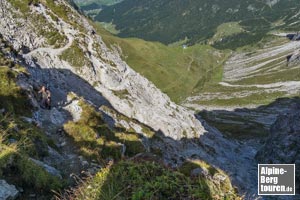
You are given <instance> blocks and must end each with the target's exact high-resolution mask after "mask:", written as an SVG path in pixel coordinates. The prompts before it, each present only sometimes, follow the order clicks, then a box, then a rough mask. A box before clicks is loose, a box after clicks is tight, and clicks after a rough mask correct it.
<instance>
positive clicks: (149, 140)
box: [0, 0, 292, 199]
mask: <svg viewBox="0 0 300 200" xmlns="http://www.w3.org/2000/svg"><path fill="white" fill-rule="evenodd" d="M0 3H1V8H2V9H0V15H1V16H2V19H1V21H0V33H1V38H2V39H1V40H2V41H3V45H2V46H3V48H1V51H2V52H3V56H5V57H6V59H10V60H11V62H12V63H14V64H15V65H21V66H24V67H25V69H26V70H25V71H26V72H20V71H19V72H20V74H19V75H18V78H17V79H16V80H17V82H18V85H19V86H20V88H22V89H23V91H26V92H25V94H26V95H27V96H28V97H29V99H30V105H31V106H32V107H33V108H32V109H31V110H30V112H33V115H32V116H27V117H26V118H25V119H26V120H27V123H29V124H31V125H32V124H35V125H37V126H38V127H39V128H40V131H41V134H42V135H44V136H45V137H46V138H48V139H51V140H50V141H52V147H53V148H48V147H50V144H51V142H49V141H48V142H45V143H43V144H44V146H43V147H44V148H43V150H45V149H46V150H45V155H39V156H35V157H34V156H32V155H30V154H28V155H27V154H26V156H28V157H31V158H32V159H30V163H32V162H34V163H35V164H34V166H36V165H39V166H40V167H42V169H48V171H49V169H50V171H52V172H53V171H55V169H56V168H57V169H56V170H58V171H60V172H61V177H62V178H63V179H68V178H67V177H68V176H69V175H70V174H75V175H79V174H80V171H81V170H86V171H88V172H90V174H92V175H94V174H97V175H96V176H95V177H94V179H93V178H91V179H89V181H91V182H89V181H88V182H87V185H85V184H83V186H82V187H79V190H77V192H78V191H79V192H78V193H76V192H75V193H76V194H77V197H78V199H80V194H81V195H82V194H83V196H84V195H86V196H88V194H90V193H88V191H90V189H92V190H93V191H94V190H97V188H102V186H103V185H105V183H104V182H106V181H105V178H104V179H103V177H106V176H108V177H109V178H110V179H109V180H111V183H115V182H118V179H117V181H116V177H119V176H120V174H122V173H120V171H121V172H122V169H123V167H124V166H125V169H137V168H138V170H140V167H141V168H142V169H144V168H143V167H146V169H149V171H151V172H152V171H155V173H154V175H153V174H150V177H153V176H156V175H157V178H158V179H157V180H156V179H155V180H156V182H155V183H159V182H162V181H161V180H160V179H159V178H160V177H168V179H169V178H170V177H171V178H170V180H173V178H172V177H176V178H175V180H180V179H181V178H180V177H182V176H181V175H178V174H177V172H176V173H175V174H177V175H178V176H177V175H172V174H171V175H170V173H169V172H170V171H165V170H166V169H168V168H167V167H166V166H168V167H169V168H172V169H173V170H175V169H176V168H180V169H181V171H182V173H185V174H188V175H190V174H192V175H193V176H197V177H200V179H199V180H200V183H199V182H196V183H195V182H190V181H192V180H189V179H187V180H186V182H188V183H190V185H188V186H185V187H183V188H182V190H183V191H184V192H183V193H182V194H184V195H191V196H188V197H189V198H192V197H193V195H198V196H197V197H198V198H200V197H201V198H204V195H208V197H207V198H208V199H213V198H217V197H224V198H225V197H228V198H237V199H238V198H239V197H238V196H237V195H236V192H235V191H234V188H233V186H232V185H231V182H232V184H233V185H234V186H235V187H237V189H238V191H239V193H240V194H241V195H244V198H245V199H255V198H257V196H256V188H257V185H256V183H257V180H256V174H257V171H256V168H257V161H256V160H255V155H256V153H257V151H258V149H259V146H260V143H259V141H258V140H247V141H237V140H234V139H228V138H227V137H225V136H224V135H223V134H222V133H221V132H220V131H219V130H217V129H216V128H213V127H212V126H210V125H208V124H207V123H206V121H204V120H203V119H202V117H201V116H198V115H196V116H195V115H194V112H193V111H191V110H189V109H188V108H185V107H183V106H179V105H176V104H175V103H173V102H172V101H171V100H170V99H169V97H168V96H167V95H165V94H163V93H162V92H161V91H160V90H159V89H158V88H157V87H155V86H154V85H153V84H152V83H151V82H150V81H148V80H147V79H146V78H144V77H143V76H141V75H140V74H139V73H137V72H135V71H134V70H132V69H131V67H130V66H128V64H127V63H126V62H124V61H123V60H122V58H121V55H120V54H121V53H122V49H120V48H119V46H117V45H111V46H107V44H106V43H105V42H104V41H103V39H102V37H101V33H100V35H98V33H97V29H96V27H95V26H94V24H93V23H92V22H90V21H88V20H87V19H86V18H85V17H83V16H81V15H80V14H79V13H78V12H77V11H76V10H75V9H74V8H73V7H72V6H70V4H68V3H67V2H66V1H63V0H59V1H51V0H46V1H41V2H38V1H34V2H31V1H19V0H7V1H4V0H2V1H0ZM7 46H8V47H10V48H9V49H6V48H5V47H7ZM279 49H280V48H279ZM283 49H285V50H286V48H283ZM291 49H292V47H291ZM291 49H290V48H288V49H287V50H286V51H285V50H284V51H283V52H284V53H285V54H288V53H290V52H291ZM280 52H281V53H283V52H282V51H280ZM255 59H262V60H264V59H265V58H262V57H258V56H257V57H255ZM255 59H254V60H255ZM270 62H271V61H270ZM243 63H245V66H248V65H247V64H248V63H247V59H246V61H244V62H243ZM6 68H9V67H7V66H6ZM10 70H12V71H16V70H17V69H16V68H15V67H13V66H12V67H11V69H10ZM226 70H228V71H230V67H229V66H228V67H227V68H226ZM239 71H240V73H239V74H241V77H244V76H245V73H243V72H244V70H239ZM249 71H250V72H253V71H251V70H249ZM254 71H255V70H254ZM233 74H234V75H237V74H238V73H233ZM246 75H247V74H246ZM227 77H229V78H230V76H227ZM7 82H9V81H7ZM6 84H7V83H6ZM227 84H235V83H231V82H230V83H227ZM41 85H47V86H48V87H49V88H50V89H51V92H52V100H53V102H52V104H53V108H52V109H51V110H50V111H49V110H44V109H41V108H40V107H39V103H38V98H37V97H36V96H37V94H36V92H37V90H38V89H39V88H40V87H41ZM226 87H227V85H226ZM228 87H229V86H228ZM1 91H2V89H1ZM3 96H5V93H4V94H3ZM0 105H1V104H0ZM1 106H3V107H6V105H1ZM287 109H290V110H291V109H292V108H290V107H288V108H287ZM229 114H230V113H229ZM24 115H25V114H24ZM18 116H20V117H21V118H23V117H24V116H22V113H19V114H18ZM275 118H276V116H275V117H274V115H272V120H274V121H275ZM268 123H272V121H268ZM28 138H30V136H29V137H28ZM4 144H5V142H4ZM37 144H39V143H38V142H33V146H37ZM145 152H148V153H149V154H150V156H149V155H148V154H146V155H145ZM22 155H23V154H22ZM147 155H148V156H147ZM154 155H156V156H158V157H159V159H156V158H155V159H154V158H153V157H155V156H154ZM124 157H125V158H130V160H131V161H136V162H137V163H139V162H140V163H141V161H144V160H147V159H148V160H150V161H153V160H154V161H155V162H156V163H163V164H162V165H166V166H165V168H160V167H159V168H157V167H155V166H153V165H148V164H147V165H146V166H143V165H142V166H141V165H135V163H134V162H133V163H132V162H131V161H130V162H129V163H128V162H127V161H128V160H126V161H125V163H122V162H121V164H120V165H118V163H117V165H114V166H115V167H111V163H110V164H109V165H107V167H105V165H106V164H107V161H109V160H112V159H113V160H116V161H118V160H120V159H121V158H124ZM149 157H150V158H149ZM1 158H2V157H0V164H1V161H2V159H1ZM57 158H59V159H57ZM5 161H7V160H5ZM4 163H5V164H4V165H3V166H2V165H1V166H0V168H2V167H3V168H6V164H7V162H4ZM191 163H192V165H191ZM195 163H196V164H195ZM199 163H200V164H199ZM9 166H10V165H9ZM49 166H50V167H49ZM53 166H54V167H53ZM195 166H196V167H195ZM99 168H101V171H100V172H98V173H97V171H98V170H99ZM111 169H112V173H111V175H108V174H110V173H109V171H110V170H111ZM120 169H121V170H120ZM150 169H151V170H150ZM162 171H163V173H159V172H162ZM171 171H172V170H171ZM43 172H44V171H43ZM55 172H57V171H55ZM113 172H115V173H116V174H113ZM131 172H132V173H133V174H131V175H132V176H135V175H136V174H135V173H134V172H135V171H131ZM41 174H42V172H41ZM137 174H138V176H142V175H143V174H145V173H143V171H142V173H140V172H139V173H137ZM3 177H4V178H7V177H5V176H1V178H3ZM39 177H40V176H39ZM122 177H126V175H125V174H122ZM124 179H125V178H124ZM124 179H123V181H124V182H122V183H124V184H125V183H126V184H128V182H126V181H127V180H124ZM93 180H94V181H95V182H93ZM138 180H139V179H137V180H136V181H137V185H142V184H141V183H140V182H138ZM193 180H194V179H193ZM10 181H11V182H12V183H14V184H17V181H15V180H9V182H10ZM203 181H204V182H205V183H207V184H208V185H209V186H208V188H205V190H201V192H203V191H206V192H203V194H201V193H200V194H199V193H195V190H189V189H187V188H190V187H191V186H192V185H197V187H198V186H199V184H200V185H203ZM50 182H51V180H50ZM25 183H26V179H25ZM47 183H48V182H47ZM89 183H91V185H92V186H95V187H92V186H91V187H92V188H91V187H89ZM92 183H93V184H92ZM179 183H180V184H181V182H179ZM149 184H150V185H155V184H154V183H149ZM149 184H145V185H146V186H147V187H148V186H149ZM170 184H171V183H170ZM3 185H4V186H7V185H6V184H5V183H4V184H3ZM46 185H47V184H46ZM220 185H221V186H225V188H227V189H223V187H220ZM85 186H86V187H85ZM109 186H110V185H109V184H108V186H107V187H109ZM159 186H160V185H159ZM199 187H200V186H199ZM201 187H202V186H201ZM118 188H119V189H118V190H117V191H116V192H115V193H113V194H111V195H112V196H113V197H114V196H115V195H117V194H123V193H122V192H123V191H126V192H127V189H128V191H129V192H128V194H127V193H126V194H125V192H124V195H133V194H134V195H137V196H138V195H139V193H133V192H132V191H139V190H133V188H134V187H133V186H132V188H127V189H124V188H122V186H120V185H118ZM150 188H151V187H150ZM162 188H166V189H165V191H169V192H170V191H173V189H174V188H171V189H170V188H168V187H167V186H165V185H164V186H163V187H162ZM220 188H221V189H220ZM25 189H27V188H25ZM47 189H49V188H47ZM131 189H132V190H131ZM135 189H136V188H135ZM138 189H140V188H138ZM148 189H149V187H148V188H147V191H148ZM198 189H199V188H196V190H198ZM81 191H83V193H81ZM154 191H155V190H154ZM208 191H209V192H208ZM98 192H99V191H98ZM131 192H132V193H131ZM174 193H175V192H174ZM207 193H211V194H207ZM92 194H95V195H97V194H98V193H97V192H95V193H92ZM162 194H163V192H162ZM175 194H176V195H179V194H178V193H175ZM212 194H213V196H212ZM28 195H29V196H30V194H28ZM71 195H73V194H71ZM102 195H103V194H102ZM201 195H202V196H201ZM215 195H216V196H215ZM63 196H64V195H62V198H63ZM75 196H76V195H75ZM92 196H93V195H92ZM108 196H109V195H108ZM27 197H28V196H27ZM109 197H111V196H109ZM125 197H127V198H128V196H125ZM125 197H124V198H125ZM130 197H132V196H130ZM176 197H178V196H175V197H174V198H176ZM184 197H186V198H187V196H183V197H182V198H184ZM66 198H67V197H66ZM82 198H84V197H82V196H81V199H82ZM95 198H99V196H97V197H95V196H93V197H91V199H95ZM141 198H142V197H141ZM145 198H146V197H145ZM157 198H159V197H157ZM178 198H179V197H178ZM195 198H196V197H195ZM108 199H111V198H108Z"/></svg>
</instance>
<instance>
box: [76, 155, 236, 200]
mask: <svg viewBox="0 0 300 200" xmlns="http://www.w3.org/2000/svg"><path fill="white" fill-rule="evenodd" d="M190 165H193V166H190V167H189V169H186V171H188V170H192V169H195V168H197V167H198V168H199V166H200V165H198V164H197V163H196V164H190ZM207 166H209V165H207ZM209 167H211V166H209ZM205 170H206V169H205ZM188 173H190V171H188ZM206 176H207V177H206V178H205V177H204V176H203V174H198V175H195V176H194V177H190V175H189V174H188V175H184V174H183V173H181V172H180V171H177V170H172V169H168V168H166V167H164V166H161V165H160V164H159V163H155V162H150V161H144V160H135V161H121V162H118V163H115V164H112V163H110V164H109V165H108V166H107V167H105V168H103V169H102V170H101V171H100V172H98V173H97V174H96V176H95V177H93V178H91V179H90V180H88V181H87V182H86V183H84V184H83V185H82V186H81V187H79V188H78V189H77V190H76V191H75V197H73V198H74V199H77V200H96V199H103V200H111V199H207V200H210V199H241V198H240V197H239V196H238V195H237V194H236V192H235V190H234V188H233V187H232V185H231V183H230V181H229V182H228V177H227V176H226V175H224V178H225V179H224V180H223V181H220V180H217V178H216V177H218V176H223V173H222V172H221V171H219V170H218V169H215V168H214V169H213V168H212V167H211V170H210V171H207V175H206ZM209 177H210V178H209Z"/></svg>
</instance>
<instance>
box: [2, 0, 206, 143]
mask: <svg viewBox="0 0 300 200" xmlns="http://www.w3.org/2000/svg"><path fill="white" fill-rule="evenodd" d="M56 3H57V4H61V5H63V6H66V7H68V8H69V9H70V10H71V11H72V13H69V14H68V15H69V16H70V15H71V16H73V17H74V18H75V17H76V21H78V24H79V25H80V26H81V27H84V29H83V30H82V29H78V28H75V27H74V26H73V25H71V24H69V22H68V21H64V20H65V19H61V18H58V20H57V21H54V20H53V19H52V18H51V15H55V13H53V12H52V11H51V10H50V9H48V8H46V7H45V6H44V5H42V4H40V5H39V6H31V7H30V9H31V12H32V14H31V15H32V16H36V17H37V18H38V17H41V18H44V19H45V20H46V21H45V26H46V25H47V27H51V28H52V29H54V30H55V31H57V32H59V33H60V34H61V35H63V36H65V37H66V38H67V41H66V44H63V46H60V47H59V48H55V47H53V46H51V45H47V42H46V41H47V38H46V37H43V35H40V34H38V30H36V29H34V28H33V26H32V21H30V18H28V19H26V18H21V17H20V18H16V17H14V15H20V13H19V11H17V10H15V9H14V8H13V7H12V5H10V4H9V3H8V2H7V1H4V3H3V6H4V7H5V9H4V10H3V9H2V10H3V12H4V13H1V14H2V15H3V16H4V17H3V18H2V19H1V22H0V33H1V34H2V36H3V38H4V39H5V40H6V41H8V42H10V44H11V45H12V46H13V47H14V48H15V49H16V50H17V51H19V52H22V50H23V49H26V50H27V51H23V54H21V56H22V57H23V59H24V60H25V61H26V63H27V64H28V65H29V66H30V67H29V71H30V72H31V74H33V76H34V74H37V73H38V68H41V69H42V70H40V73H39V75H37V76H36V77H34V78H35V81H40V82H48V83H49V84H50V85H51V84H52V83H57V82H61V83H62V84H63V83H64V81H67V80H66V79H67V78H68V77H65V79H59V80H58V79H57V80H55V79H56V78H55V77H56V76H57V73H58V70H65V71H70V72H72V73H73V74H75V75H77V76H79V77H81V78H82V79H83V80H85V81H87V82H88V83H89V84H90V85H92V86H93V87H94V88H95V89H96V90H97V91H98V92H99V93H101V94H102V96H103V97H104V99H105V100H107V102H108V103H109V104H110V105H111V106H112V107H113V108H114V109H116V110H117V111H118V112H120V113H122V114H124V115H126V116H127V117H130V118H133V119H136V120H138V121H140V122H141V123H143V124H146V125H148V126H150V127H152V128H153V129H154V130H156V131H159V130H160V131H161V132H163V133H164V135H166V136H168V137H171V138H173V139H175V140H179V139H181V138H182V137H188V138H199V136H200V135H202V134H203V133H204V132H205V129H204V128H203V126H202V125H201V123H200V122H199V121H198V120H197V119H196V118H195V117H194V114H193V113H192V112H190V111H188V110H187V109H185V108H183V107H181V106H178V105H176V104H174V103H173V102H171V101H170V99H169V97H168V96H167V95H165V94H163V93H162V92H161V91H160V90H159V89H157V88H156V87H155V86H154V85H153V84H152V83H151V82H149V81H148V80H147V79H145V78H144V77H142V76H141V75H140V74H138V73H136V72H135V71H133V70H132V69H131V68H130V67H129V66H128V65H127V64H126V63H125V62H124V61H122V59H121V58H120V55H119V53H118V51H117V50H116V49H109V48H108V47H107V46H106V45H105V44H104V42H103V41H102V39H101V37H100V36H98V35H96V34H92V32H93V27H92V26H90V24H89V23H88V21H87V20H86V19H85V18H83V17H82V16H80V15H79V14H78V13H77V12H76V11H75V10H74V9H73V8H71V6H70V5H68V4H67V3H66V2H64V1H56ZM75 41H76V43H75ZM78 43H79V45H78V46H77V48H79V49H81V50H82V51H83V52H84V57H85V58H86V59H87V60H88V61H89V63H87V64H84V65H83V66H81V67H80V68H78V67H75V66H73V65H72V63H70V62H67V61H66V60H63V59H62V56H61V55H62V54H63V53H64V52H65V51H66V50H68V49H70V48H73V47H74V45H77V44H78ZM72 45H73V46H72ZM79 59H80V58H79ZM38 66H39V67H38ZM45 77H51V78H46V79H47V80H45ZM43 79H44V80H43ZM76 84H78V83H73V85H74V87H76ZM59 87H61V85H60V86H59ZM56 90H58V89H56ZM91 95H93V94H91ZM98 103H99V101H98Z"/></svg>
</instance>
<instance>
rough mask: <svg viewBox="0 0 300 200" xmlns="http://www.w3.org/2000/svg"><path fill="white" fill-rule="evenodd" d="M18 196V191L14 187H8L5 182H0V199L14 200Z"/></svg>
mask: <svg viewBox="0 0 300 200" xmlns="http://www.w3.org/2000/svg"><path fill="white" fill-rule="evenodd" d="M18 195H19V191H18V190H17V189H16V187H15V186H14V185H9V184H8V183H7V182H6V181H5V180H0V199H3V200H14V199H16V198H17V197H18Z"/></svg>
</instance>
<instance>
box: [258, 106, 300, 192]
mask: <svg viewBox="0 0 300 200" xmlns="http://www.w3.org/2000/svg"><path fill="white" fill-rule="evenodd" d="M299 146H300V107H298V108H295V109H294V112H293V113H287V114H284V115H280V116H278V118H277V120H276V122H275V123H274V124H273V126H272V128H271V135H270V136H269V137H268V138H267V139H266V141H265V144H264V145H263V147H262V148H261V149H260V150H259V151H258V152H257V154H256V159H257V160H258V161H259V162H260V163H264V164H269V163H270V164H282V163H284V164H296V183H298V185H297V184H296V186H297V190H298V191H299V189H300V188H299V186H300V185H299V183H300V168H299V166H300V148H299Z"/></svg>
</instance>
